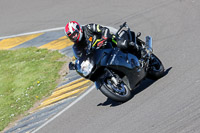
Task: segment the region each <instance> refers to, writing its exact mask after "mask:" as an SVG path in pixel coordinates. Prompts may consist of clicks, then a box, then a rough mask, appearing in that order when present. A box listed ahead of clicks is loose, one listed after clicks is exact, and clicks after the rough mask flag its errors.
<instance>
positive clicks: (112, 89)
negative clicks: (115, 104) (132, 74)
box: [100, 77, 132, 102]
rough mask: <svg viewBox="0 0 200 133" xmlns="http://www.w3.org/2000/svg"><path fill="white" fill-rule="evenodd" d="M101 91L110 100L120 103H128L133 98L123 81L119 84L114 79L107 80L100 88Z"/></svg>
mask: <svg viewBox="0 0 200 133" xmlns="http://www.w3.org/2000/svg"><path fill="white" fill-rule="evenodd" d="M100 91H101V92H102V93H103V94H104V95H105V96H107V97H108V98H110V99H112V100H114V101H119V102H126V101H128V100H129V99H130V98H131V97H132V94H131V91H130V89H129V88H128V86H127V85H126V84H125V83H124V82H123V81H120V83H118V82H117V80H116V78H114V77H112V78H110V77H108V78H106V79H105V80H104V84H103V85H102V86H101V88H100Z"/></svg>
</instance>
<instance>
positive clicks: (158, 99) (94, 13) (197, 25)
mask: <svg viewBox="0 0 200 133" xmlns="http://www.w3.org/2000/svg"><path fill="white" fill-rule="evenodd" d="M0 13H1V14H0V18H1V21H0V29H1V30H0V36H8V35H13V34H19V33H25V32H32V31H37V30H43V29H49V28H56V27H63V26H64V25H65V24H66V22H68V21H69V20H77V21H79V22H81V23H82V24H86V23H91V22H94V23H99V24H103V25H109V26H113V27H115V28H117V27H118V25H119V24H121V23H123V22H124V21H127V22H128V24H129V26H130V27H131V28H132V30H134V31H136V32H139V31H140V32H141V33H142V37H141V38H142V39H143V38H144V37H145V36H146V35H151V36H152V37H153V48H154V53H155V54H156V55H158V57H159V58H160V59H161V60H162V62H163V64H164V66H165V68H166V70H167V71H166V75H165V76H164V77H163V78H162V79H159V80H157V81H152V80H145V81H144V82H143V83H142V84H141V86H140V87H139V88H137V90H136V91H135V92H134V93H135V96H134V97H133V98H132V99H131V100H130V101H128V102H126V103H123V104H120V103H116V102H114V101H111V100H109V99H107V98H106V97H105V96H103V94H101V93H100V91H97V90H95V89H93V90H92V91H91V92H90V93H89V94H88V95H86V96H85V97H84V98H83V99H82V100H81V101H79V102H77V103H76V104H75V105H73V106H72V107H71V108H69V109H67V110H66V111H64V112H63V113H61V114H60V115H59V116H58V117H56V118H55V119H54V120H52V121H50V122H49V123H48V124H47V125H45V126H44V127H42V128H40V129H39V130H38V131H37V132H38V133H49V132H51V133H55V132H59V133H66V132H67V133H93V132H96V133H98V132H100V133H119V132H123V133H199V132H200V104H199V103H200V96H199V95H200V68H199V66H200V58H199V56H200V53H199V52H200V44H199V43H200V37H199V35H200V1H198V0H168V1H166V0H134V1H132V0H123V1H122V0H121V1H120V0H115V1H114V0H106V1H100V0H84V1H83V0H76V1H75V0H73V1H66V0H59V1H53V0H48V1H47V0H43V1H39V0H34V1H33V0H32V1H30V0H18V1H14V0H13V1H11V0H3V1H1V2H0Z"/></svg>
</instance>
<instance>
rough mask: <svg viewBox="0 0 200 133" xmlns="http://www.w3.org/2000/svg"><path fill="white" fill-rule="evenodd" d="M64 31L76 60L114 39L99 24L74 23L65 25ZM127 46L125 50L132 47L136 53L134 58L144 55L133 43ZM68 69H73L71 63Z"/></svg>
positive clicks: (106, 29)
mask: <svg viewBox="0 0 200 133" xmlns="http://www.w3.org/2000/svg"><path fill="white" fill-rule="evenodd" d="M64 31H65V34H66V36H67V37H68V38H69V39H70V40H71V41H73V42H74V45H73V52H74V55H75V58H77V59H78V58H79V57H81V56H82V55H87V54H90V53H91V52H92V51H93V50H95V49H99V48H101V47H102V46H104V45H106V44H107V43H108V42H110V41H111V39H112V38H113V37H114V36H113V35H112V34H111V33H110V30H109V29H108V28H107V27H103V26H101V25H99V24H87V25H85V26H81V25H80V24H79V23H78V22H76V21H70V22H69V23H67V25H66V26H65V29H64ZM133 35H134V33H133V32H132V36H133ZM120 45H121V44H117V47H119V48H121V47H122V46H120ZM129 45H130V46H128V47H126V48H127V49H128V48H130V47H132V48H133V49H135V51H136V53H135V54H136V56H137V55H138V56H140V57H142V56H141V54H142V53H144V49H143V48H141V47H140V46H139V45H137V44H135V43H133V42H130V43H129ZM123 51H124V49H123ZM69 68H70V69H75V66H74V64H73V63H72V62H71V63H70V64H69Z"/></svg>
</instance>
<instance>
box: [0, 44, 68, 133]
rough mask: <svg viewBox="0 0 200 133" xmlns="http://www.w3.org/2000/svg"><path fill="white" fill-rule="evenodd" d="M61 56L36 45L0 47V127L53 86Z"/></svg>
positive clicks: (61, 63)
mask: <svg viewBox="0 0 200 133" xmlns="http://www.w3.org/2000/svg"><path fill="white" fill-rule="evenodd" d="M63 57H64V55H62V54H60V53H59V52H58V51H50V50H47V49H38V48H35V47H31V48H22V49H18V50H0V131H2V130H3V129H4V128H5V127H6V126H7V125H8V124H9V123H10V122H11V121H12V120H14V119H15V118H16V117H17V116H19V115H20V114H22V113H24V112H25V111H27V110H29V109H30V108H31V107H32V106H33V104H34V103H35V102H36V101H38V100H40V99H42V98H43V97H45V96H48V95H49V94H50V93H51V92H52V90H53V89H55V87H56V85H57V84H56V80H57V79H59V78H60V76H59V74H58V72H59V71H60V69H61V67H62V66H63V64H64V63H65V62H63V61H58V60H59V59H61V58H63Z"/></svg>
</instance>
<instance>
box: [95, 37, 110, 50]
mask: <svg viewBox="0 0 200 133" xmlns="http://www.w3.org/2000/svg"><path fill="white" fill-rule="evenodd" d="M107 39H108V38H106V37H102V39H101V41H99V42H98V43H97V48H100V47H102V46H103V45H104V44H105V43H106V41H107Z"/></svg>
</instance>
